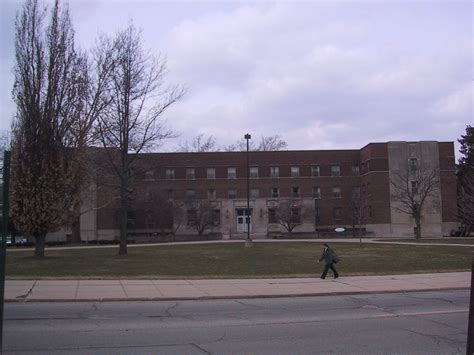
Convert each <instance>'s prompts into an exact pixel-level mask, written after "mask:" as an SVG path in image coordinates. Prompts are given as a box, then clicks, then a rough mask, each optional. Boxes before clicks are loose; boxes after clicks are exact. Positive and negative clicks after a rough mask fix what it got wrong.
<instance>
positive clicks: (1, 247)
mask: <svg viewBox="0 0 474 355" xmlns="http://www.w3.org/2000/svg"><path fill="white" fill-rule="evenodd" d="M2 182H3V201H2V233H1V242H0V353H1V352H2V351H3V305H4V299H5V258H6V246H7V234H8V210H9V199H8V196H9V183H10V152H9V151H7V150H6V151H5V152H4V154H3V179H2Z"/></svg>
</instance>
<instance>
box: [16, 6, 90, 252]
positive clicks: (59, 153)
mask: <svg viewBox="0 0 474 355" xmlns="http://www.w3.org/2000/svg"><path fill="white" fill-rule="evenodd" d="M47 17H48V16H47V9H46V8H45V7H41V6H40V5H39V4H38V1H37V0H27V1H26V2H25V4H24V5H23V8H22V10H21V11H20V13H19V14H18V15H17V18H16V22H15V30H16V34H15V58H16V62H15V67H14V74H15V82H14V88H13V100H14V101H15V103H16V107H17V111H16V116H15V119H14V122H13V125H12V136H13V137H12V141H13V143H12V180H11V181H12V183H11V214H12V217H13V220H14V223H15V226H16V228H17V229H18V230H20V231H22V232H23V233H26V234H29V235H31V236H33V237H34V238H35V240H36V248H35V256H37V257H42V256H44V244H45V237H46V234H47V233H48V232H50V231H54V230H56V229H58V228H60V227H61V226H63V225H64V224H66V223H67V222H68V219H69V218H70V215H71V214H70V211H71V207H72V205H73V204H74V202H75V199H76V198H77V194H75V186H74V181H75V179H76V177H75V174H77V171H76V170H75V169H74V168H75V166H74V163H73V162H74V153H75V152H74V149H71V148H72V147H73V146H74V139H73V135H72V130H71V128H72V126H73V124H74V118H75V117H77V110H78V107H79V102H80V88H79V85H78V82H79V80H78V78H79V77H80V76H81V67H80V60H79V57H78V55H77V53H76V50H75V48H74V32H73V29H72V24H71V21H70V17H69V12H68V9H67V7H61V6H60V5H59V1H55V2H54V5H53V7H52V11H51V15H50V17H49V18H47ZM47 20H49V21H48V22H49V23H48V24H46V21H47Z"/></svg>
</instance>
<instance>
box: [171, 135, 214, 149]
mask: <svg viewBox="0 0 474 355" xmlns="http://www.w3.org/2000/svg"><path fill="white" fill-rule="evenodd" d="M217 150H218V148H217V144H216V138H215V137H214V136H212V135H211V136H209V137H205V136H204V134H198V135H197V136H196V137H194V138H193V140H192V142H191V143H190V142H188V141H185V142H184V143H181V144H180V145H179V147H178V152H197V153H200V152H214V151H217Z"/></svg>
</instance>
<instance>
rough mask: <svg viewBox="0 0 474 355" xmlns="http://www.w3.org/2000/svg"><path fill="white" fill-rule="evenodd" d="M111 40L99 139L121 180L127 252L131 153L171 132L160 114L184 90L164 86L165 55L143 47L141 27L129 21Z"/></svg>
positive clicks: (124, 251)
mask: <svg viewBox="0 0 474 355" xmlns="http://www.w3.org/2000/svg"><path fill="white" fill-rule="evenodd" d="M102 41H104V39H102ZM111 43H112V45H113V46H112V60H113V71H112V75H111V91H112V101H111V102H110V105H109V106H108V110H105V111H104V112H102V113H101V114H100V115H99V116H98V118H99V119H98V128H99V134H100V141H101V142H102V144H103V146H104V147H105V148H106V150H107V153H108V157H109V160H110V162H111V163H112V165H113V169H114V171H115V174H116V176H117V178H118V180H119V190H120V247H119V254H120V255H125V254H127V213H128V209H129V199H130V193H131V191H130V187H131V179H133V164H134V161H135V158H136V156H137V154H138V153H140V152H141V151H143V150H147V149H152V148H153V147H156V146H157V145H159V144H160V142H161V141H162V140H163V139H166V138H170V137H172V136H173V133H172V132H171V131H170V130H168V129H166V127H165V125H164V123H163V121H162V119H161V118H162V116H163V113H164V112H165V111H166V110H167V109H168V108H169V107H170V106H172V105H173V104H175V103H176V102H177V101H178V100H179V99H180V98H181V97H182V96H183V94H184V91H183V89H182V88H179V87H172V88H168V89H165V88H164V87H163V80H164V76H165V74H166V64H165V61H164V60H163V59H162V58H161V57H158V58H156V57H153V56H152V55H151V54H150V53H148V52H145V51H144V50H143V49H142V39H141V33H140V31H138V30H137V29H136V28H135V27H134V26H133V25H132V24H131V25H129V26H128V27H127V28H126V29H124V30H122V31H120V32H119V33H118V34H117V35H116V37H115V38H114V40H113V41H111Z"/></svg>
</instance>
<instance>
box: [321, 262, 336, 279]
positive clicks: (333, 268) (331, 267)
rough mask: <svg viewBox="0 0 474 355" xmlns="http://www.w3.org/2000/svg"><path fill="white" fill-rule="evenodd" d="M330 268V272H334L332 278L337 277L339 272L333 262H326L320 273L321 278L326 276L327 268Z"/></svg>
mask: <svg viewBox="0 0 474 355" xmlns="http://www.w3.org/2000/svg"><path fill="white" fill-rule="evenodd" d="M329 269H331V270H332V272H333V273H334V278H335V279H337V278H338V277H339V274H338V273H337V270H336V268H335V267H334V264H326V266H325V267H324V271H323V274H322V275H321V278H322V279H325V278H326V274H327V273H328V270H329Z"/></svg>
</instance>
